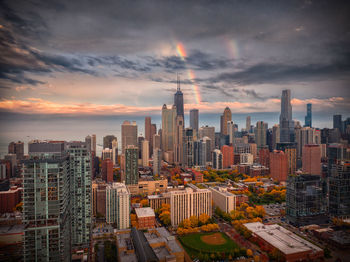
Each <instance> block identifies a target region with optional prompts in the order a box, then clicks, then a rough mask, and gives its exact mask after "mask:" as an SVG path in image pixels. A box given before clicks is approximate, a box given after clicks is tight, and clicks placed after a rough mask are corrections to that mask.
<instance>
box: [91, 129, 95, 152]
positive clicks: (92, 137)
mask: <svg viewBox="0 0 350 262" xmlns="http://www.w3.org/2000/svg"><path fill="white" fill-rule="evenodd" d="M91 151H93V152H95V155H96V135H95V134H93V135H92V136H91Z"/></svg>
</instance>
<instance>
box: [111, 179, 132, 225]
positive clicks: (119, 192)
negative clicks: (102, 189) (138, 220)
mask: <svg viewBox="0 0 350 262" xmlns="http://www.w3.org/2000/svg"><path fill="white" fill-rule="evenodd" d="M106 222H107V223H109V224H116V225H117V228H118V229H126V228H129V227H130V192H129V190H128V188H127V186H126V185H125V184H123V183H112V184H108V185H107V187H106Z"/></svg>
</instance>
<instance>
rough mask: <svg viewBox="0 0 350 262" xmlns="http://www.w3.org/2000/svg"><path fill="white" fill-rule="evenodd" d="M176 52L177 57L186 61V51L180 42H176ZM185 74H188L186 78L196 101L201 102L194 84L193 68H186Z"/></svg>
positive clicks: (196, 86)
mask: <svg viewBox="0 0 350 262" xmlns="http://www.w3.org/2000/svg"><path fill="white" fill-rule="evenodd" d="M176 52H177V54H178V55H179V57H180V58H181V60H182V61H186V60H185V58H186V57H187V53H186V50H185V47H184V46H183V44H182V43H178V44H177V45H176ZM187 75H188V78H189V79H190V80H191V82H192V89H193V94H194V97H195V100H196V103H197V104H200V103H201V94H200V92H199V87H198V85H196V84H195V79H196V76H195V74H194V72H193V70H192V69H187Z"/></svg>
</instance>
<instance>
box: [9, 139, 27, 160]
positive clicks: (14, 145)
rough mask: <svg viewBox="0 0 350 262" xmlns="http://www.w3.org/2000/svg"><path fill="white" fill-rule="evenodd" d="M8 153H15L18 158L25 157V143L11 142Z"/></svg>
mask: <svg viewBox="0 0 350 262" xmlns="http://www.w3.org/2000/svg"><path fill="white" fill-rule="evenodd" d="M8 153H9V154H15V155H16V157H17V160H21V159H23V156H24V143H23V142H21V141H18V142H11V143H10V144H9V146H8Z"/></svg>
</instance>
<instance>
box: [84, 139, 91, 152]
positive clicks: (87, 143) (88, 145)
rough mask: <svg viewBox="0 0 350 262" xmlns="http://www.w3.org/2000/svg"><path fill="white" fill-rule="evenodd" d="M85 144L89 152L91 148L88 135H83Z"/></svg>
mask: <svg viewBox="0 0 350 262" xmlns="http://www.w3.org/2000/svg"><path fill="white" fill-rule="evenodd" d="M85 144H86V148H87V150H88V151H89V152H91V148H92V138H91V136H90V135H88V136H86V137H85Z"/></svg>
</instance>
